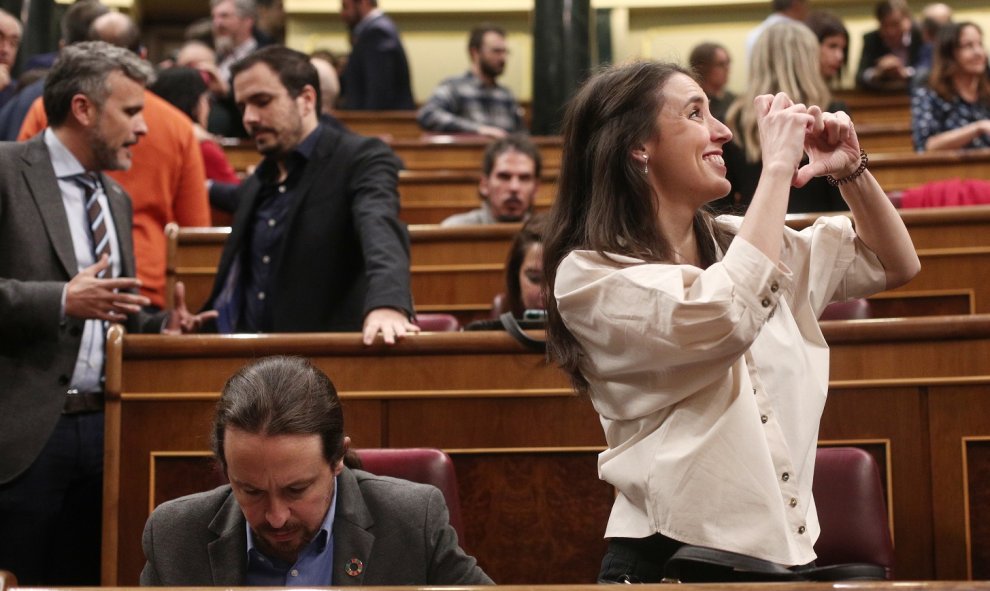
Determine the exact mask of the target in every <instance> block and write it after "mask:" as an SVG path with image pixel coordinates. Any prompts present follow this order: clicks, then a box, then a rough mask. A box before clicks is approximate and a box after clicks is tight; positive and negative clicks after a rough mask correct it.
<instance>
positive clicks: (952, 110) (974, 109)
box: [911, 87, 990, 152]
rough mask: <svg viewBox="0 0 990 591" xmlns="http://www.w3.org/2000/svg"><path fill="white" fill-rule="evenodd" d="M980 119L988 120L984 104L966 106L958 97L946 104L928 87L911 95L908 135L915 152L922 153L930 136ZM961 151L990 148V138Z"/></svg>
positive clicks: (983, 137) (988, 107)
mask: <svg viewBox="0 0 990 591" xmlns="http://www.w3.org/2000/svg"><path fill="white" fill-rule="evenodd" d="M983 119H990V105H987V104H986V103H980V102H976V103H968V102H966V101H964V100H962V98H960V97H959V96H956V97H955V98H953V99H952V100H951V101H947V100H945V99H943V98H942V97H940V96H939V95H938V93H936V92H935V91H934V90H932V89H930V88H927V87H919V88H915V89H914V92H912V94H911V135H912V138H913V140H914V149H915V151H917V152H924V151H925V143H926V142H927V141H928V138H930V137H932V136H933V135H938V134H940V133H943V132H946V131H951V130H953V129H959V128H960V127H964V126H966V125H969V124H970V123H973V122H974V121H981V120H983ZM963 147H964V148H986V147H990V137H988V136H986V135H979V136H977V137H975V138H974V139H973V141H971V142H970V143H968V144H967V145H965V146H963Z"/></svg>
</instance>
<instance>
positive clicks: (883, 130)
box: [856, 122, 914, 154]
mask: <svg viewBox="0 0 990 591" xmlns="http://www.w3.org/2000/svg"><path fill="white" fill-rule="evenodd" d="M856 135H857V136H858V137H859V145H860V147H861V148H863V149H864V150H866V151H867V152H868V153H870V154H881V153H883V154H904V153H913V152H914V143H913V142H912V140H911V123H910V122H907V123H904V122H895V123H861V124H857V125H856Z"/></svg>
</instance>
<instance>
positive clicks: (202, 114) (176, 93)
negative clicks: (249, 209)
mask: <svg viewBox="0 0 990 591" xmlns="http://www.w3.org/2000/svg"><path fill="white" fill-rule="evenodd" d="M148 89H149V90H151V92H153V93H155V94H157V95H158V96H160V97H162V98H163V99H165V100H167V101H168V102H170V103H172V105H174V106H175V107H176V108H177V109H179V110H180V111H182V112H183V113H185V114H186V116H187V117H189V119H191V120H192V122H193V129H195V131H196V138H197V139H198V140H199V148H200V151H201V152H202V153H203V163H204V164H205V165H206V178H207V179H209V180H210V181H214V182H221V183H233V184H239V183H240V182H241V181H240V179H239V178H237V173H235V172H234V168H233V167H232V166H231V165H230V161H229V160H227V156H226V154H224V152H223V148H221V147H220V145H219V144H218V143H217V142H216V141H215V140H214V139H213V136H212V135H211V134H210V133H209V132H208V131H206V122H207V120H208V119H209V117H210V92H209V89H208V87H207V85H206V81H205V80H204V79H203V74H202V73H201V71H200V70H197V69H195V68H190V67H183V66H180V67H174V68H167V69H165V70H162V71H160V72H159V73H158V77H157V79H156V80H155V82H154V83H153V84H152V85H151V86H149V87H148Z"/></svg>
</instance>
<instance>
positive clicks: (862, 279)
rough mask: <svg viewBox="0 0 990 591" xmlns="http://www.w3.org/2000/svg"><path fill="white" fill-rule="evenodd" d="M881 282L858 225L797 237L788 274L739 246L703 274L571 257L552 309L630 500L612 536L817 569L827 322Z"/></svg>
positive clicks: (615, 481)
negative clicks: (816, 494)
mask: <svg viewBox="0 0 990 591" xmlns="http://www.w3.org/2000/svg"><path fill="white" fill-rule="evenodd" d="M741 221H742V220H741V218H737V217H730V216H723V217H720V218H718V219H717V223H720V224H723V225H726V226H728V227H729V228H731V229H733V230H737V229H738V227H739V224H741ZM884 285H885V278H884V270H883V267H882V266H881V264H880V262H879V260H878V259H877V257H876V255H875V254H873V252H872V251H870V250H869V249H868V248H867V247H866V246H865V245H864V244H863V243H862V242H861V241H860V240H859V239H858V238H857V236H856V234H855V232H854V231H853V228H852V224H851V222H850V220H849V219H848V218H846V217H831V218H829V217H823V218H821V219H819V220H817V221H816V222H815V224H814V225H812V226H811V227H809V228H806V229H805V230H803V231H801V232H795V231H793V230H790V229H786V230H785V235H784V245H783V252H782V256H781V260H780V263H779V264H777V265H774V264H773V263H772V262H771V261H770V260H769V259H767V257H766V256H764V255H763V253H761V252H760V251H759V250H757V249H756V248H755V247H753V246H752V245H751V244H749V243H748V242H746V241H745V240H743V239H741V238H738V237H736V238H735V239H734V240H733V242H732V244H731V245H730V247H729V248H728V249H727V251H726V253H725V255H724V256H723V257H722V258H721V260H720V261H719V262H717V263H715V264H713V265H711V266H710V267H709V268H708V269H704V270H703V269H700V268H697V267H693V266H689V265H673V264H656V263H647V262H644V261H641V260H638V259H634V258H630V257H625V256H619V255H609V257H607V258H605V257H602V256H601V255H599V254H598V253H596V252H593V251H575V252H572V253H570V254H568V255H567V257H565V258H564V260H563V261H562V262H561V263H560V266H559V267H558V270H557V277H556V281H555V283H554V296H555V297H556V299H557V305H558V308H559V310H560V314H561V316H562V318H563V320H564V323H565V325H566V326H567V328H568V329H569V330H570V331H571V333H572V334H573V335H574V337H575V338H576V339H577V340H578V342H579V343H580V345H581V347H582V348H583V352H584V358H583V360H582V365H581V370H582V372H583V374H584V376H585V378H587V380H588V382H589V384H590V390H589V393H590V396H591V400H592V402H593V404H594V406H595V409H596V410H597V411H598V413H599V415H600V418H601V423H602V427H603V428H604V430H605V438H606V441H607V443H608V449H607V450H606V451H604V452H603V453H602V454H601V455H600V456H599V459H598V470H599V476H600V477H601V478H602V479H603V480H605V481H607V482H609V483H611V484H612V485H614V486H615V487H616V489H617V491H618V494H617V497H616V501H615V504H614V506H613V508H612V513H611V516H610V518H609V522H608V527H607V529H606V532H605V536H606V537H609V538H611V537H630V538H642V537H647V536H650V535H652V534H654V533H657V532H659V533H662V534H663V535H666V536H668V537H671V538H674V539H676V540H679V541H682V542H685V543H689V544H696V545H702V546H710V547H715V548H720V549H723V550H730V551H733V552H739V553H743V554H748V555H750V556H756V557H759V558H763V559H765V560H771V561H773V562H777V563H780V564H786V565H797V564H805V563H808V562H811V561H812V560H814V559H815V553H814V550H813V546H814V543H815V540H816V539H817V538H818V533H819V526H818V519H817V513H816V511H815V503H814V500H813V499H812V497H811V482H812V476H813V474H814V463H815V449H816V443H817V439H818V423H819V420H820V418H821V414H822V410H823V408H824V405H825V397H826V393H827V391H828V366H829V352H828V345H827V344H826V343H825V340H824V338H823V337H822V333H821V330H820V329H819V326H818V316H819V315H820V314H821V312H822V310H823V309H824V308H825V306H826V305H828V304H829V303H831V302H834V301H841V300H845V299H850V298H856V297H863V296H866V295H869V294H872V293H875V292H878V291H881V290H883V289H884Z"/></svg>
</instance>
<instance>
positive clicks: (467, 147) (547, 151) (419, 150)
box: [221, 135, 562, 174]
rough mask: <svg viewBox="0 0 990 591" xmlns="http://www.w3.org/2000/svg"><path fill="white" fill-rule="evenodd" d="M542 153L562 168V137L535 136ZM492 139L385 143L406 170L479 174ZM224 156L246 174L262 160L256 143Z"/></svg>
mask: <svg viewBox="0 0 990 591" xmlns="http://www.w3.org/2000/svg"><path fill="white" fill-rule="evenodd" d="M531 139H532V140H533V143H534V144H535V145H536V147H537V148H538V149H539V151H540V157H541V160H542V164H543V168H544V169H557V168H560V154H561V149H562V144H561V138H560V137H559V136H546V137H533V138H531ZM491 142H492V140H491V139H488V138H483V137H479V136H474V135H469V136H457V135H433V136H424V137H419V138H395V139H390V140H387V142H386V143H388V144H389V146H391V147H392V150H394V151H395V154H396V156H398V157H399V158H400V159H401V160H402V162H403V164H404V165H405V169H406V170H441V171H446V170H463V171H468V172H472V173H475V174H479V173H480V171H481V164H482V162H481V161H482V157H483V155H484V152H485V148H487V147H488V145H489V144H490V143H491ZM221 145H222V146H223V149H224V153H225V154H227V159H228V160H230V164H231V166H233V167H234V170H236V171H238V172H241V173H244V172H247V171H248V169H249V167H251V166H254V165H256V164H258V162H260V161H261V155H260V154H258V152H257V150H256V149H255V145H254V142H253V141H251V140H245V139H236V138H223V139H222V140H221Z"/></svg>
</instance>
